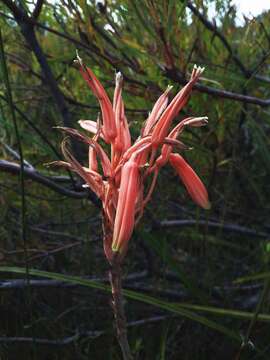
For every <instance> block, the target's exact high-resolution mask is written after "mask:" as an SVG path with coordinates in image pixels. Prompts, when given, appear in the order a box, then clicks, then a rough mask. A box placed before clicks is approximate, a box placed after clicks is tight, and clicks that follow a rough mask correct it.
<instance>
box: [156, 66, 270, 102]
mask: <svg viewBox="0 0 270 360" xmlns="http://www.w3.org/2000/svg"><path fill="white" fill-rule="evenodd" d="M162 70H163V71H164V74H165V76H167V77H168V78H169V79H171V80H173V81H175V82H178V83H180V84H184V85H185V84H186V83H187V81H186V78H185V76H184V75H183V74H182V73H180V72H179V71H178V70H177V69H168V68H165V67H162ZM193 89H195V90H198V91H200V92H202V93H206V94H209V95H213V96H217V97H220V98H225V99H230V100H235V101H240V102H245V103H249V104H255V105H259V106H262V107H267V106H270V99H265V100H264V99H260V98H257V97H255V96H248V95H243V94H238V93H234V92H231V91H227V90H220V89H216V88H213V87H210V86H206V85H202V84H198V83H197V84H195V85H194V86H193Z"/></svg>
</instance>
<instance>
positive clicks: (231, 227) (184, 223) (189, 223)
mask: <svg viewBox="0 0 270 360" xmlns="http://www.w3.org/2000/svg"><path fill="white" fill-rule="evenodd" d="M194 225H198V226H207V227H208V228H214V229H222V230H224V231H228V232H236V233H239V234H244V235H247V236H256V237H262V238H265V237H268V236H269V234H268V233H265V232H261V231H256V230H253V229H249V228H247V227H245V226H240V225H235V224H222V223H218V222H215V221H206V220H163V221H161V222H160V224H159V225H157V226H160V227H163V228H166V227H193V226H194Z"/></svg>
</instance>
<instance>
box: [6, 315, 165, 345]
mask: <svg viewBox="0 0 270 360" xmlns="http://www.w3.org/2000/svg"><path fill="white" fill-rule="evenodd" d="M171 317H172V316H166V315H159V316H152V317H150V318H145V319H141V320H136V321H131V322H129V323H127V327H133V326H140V325H147V324H152V323H156V322H159V321H163V320H167V319H168V318H171ZM107 332H108V330H88V331H82V332H76V333H75V334H74V335H71V336H68V337H65V338H62V339H56V340H54V339H44V338H36V337H35V338H33V337H20V336H16V337H8V336H2V337H0V343H6V344H7V343H25V344H29V343H33V344H37V345H51V346H65V345H68V344H71V343H73V342H75V341H77V340H79V339H80V338H82V337H92V338H95V337H98V336H101V335H103V334H105V333H107Z"/></svg>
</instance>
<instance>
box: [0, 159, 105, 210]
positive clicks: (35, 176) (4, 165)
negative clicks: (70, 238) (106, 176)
mask: <svg viewBox="0 0 270 360" xmlns="http://www.w3.org/2000/svg"><path fill="white" fill-rule="evenodd" d="M0 169H1V170H2V171H5V172H9V173H11V174H19V173H20V165H18V164H15V163H13V162H10V161H6V160H0ZM24 174H25V177H26V178H28V179H31V180H34V181H36V182H37V183H39V184H42V185H45V186H47V187H48V188H50V189H52V190H53V191H56V192H58V193H59V194H62V195H65V196H68V197H71V198H74V199H85V198H88V197H89V198H90V199H91V201H92V202H93V203H94V204H95V205H96V206H99V205H98V204H99V202H98V200H97V198H96V197H94V195H93V194H92V193H90V192H88V191H85V190H81V191H73V190H69V189H67V188H64V187H62V186H60V185H58V184H56V183H55V182H54V181H53V180H51V179H50V178H49V177H47V176H44V175H42V174H40V173H39V172H38V171H36V170H33V169H29V168H24Z"/></svg>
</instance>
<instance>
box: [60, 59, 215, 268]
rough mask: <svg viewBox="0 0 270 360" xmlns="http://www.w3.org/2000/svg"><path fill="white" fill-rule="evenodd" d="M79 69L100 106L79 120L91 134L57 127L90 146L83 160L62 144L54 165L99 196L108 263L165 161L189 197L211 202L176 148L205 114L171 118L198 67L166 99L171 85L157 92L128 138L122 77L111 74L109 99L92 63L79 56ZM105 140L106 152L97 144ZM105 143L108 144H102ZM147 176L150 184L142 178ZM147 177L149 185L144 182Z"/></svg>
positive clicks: (119, 253)
mask: <svg viewBox="0 0 270 360" xmlns="http://www.w3.org/2000/svg"><path fill="white" fill-rule="evenodd" d="M78 63H79V65H80V71H81V74H82V76H83V78H84V79H85V81H86V82H87V84H88V85H89V87H90V89H91V90H92V92H93V94H94V95H95V96H96V98H97V99H98V101H99V103H100V107H101V118H98V120H97V121H96V122H95V121H92V120H80V121H79V124H80V126H81V127H82V128H83V129H84V130H86V131H87V132H88V133H90V134H92V136H91V137H89V136H87V135H85V134H83V133H81V132H79V131H78V130H75V129H70V128H61V129H62V130H63V131H65V132H66V133H68V134H69V135H70V136H73V137H76V138H77V139H78V140H80V141H82V142H84V143H85V144H86V145H87V146H88V147H89V154H88V155H89V158H88V166H87V167H85V166H83V165H81V164H80V162H79V161H78V160H76V159H75V158H74V157H73V155H72V154H71V153H70V151H69V150H68V147H67V141H66V140H64V142H63V145H62V150H63V154H64V156H65V158H66V162H63V161H61V162H58V163H59V165H62V166H65V167H68V168H69V169H70V170H73V171H75V172H76V173H77V174H78V175H79V176H80V177H82V178H83V180H84V181H85V186H87V187H89V188H90V189H91V190H92V191H93V192H95V193H96V195H97V196H98V197H99V198H100V200H101V202H102V213H103V232H104V238H103V243H104V251H105V255H106V257H107V259H108V261H109V262H110V263H111V264H112V263H114V262H115V261H116V259H117V261H119V263H120V262H121V261H122V260H123V258H124V256H125V254H126V252H127V249H128V243H129V239H130V238H131V235H132V232H133V230H134V227H135V225H136V224H137V222H138V221H139V219H140V218H141V216H142V214H143V210H144V207H145V206H146V204H147V203H148V201H149V200H150V199H151V195H152V193H153V191H154V188H155V184H156V181H157V177H158V174H159V171H160V170H161V168H162V167H163V166H165V165H166V164H167V163H170V164H171V165H172V167H173V168H174V169H175V170H176V171H177V173H178V175H179V176H180V178H181V179H182V181H183V183H184V185H185V187H186V189H187V191H188V193H189V194H190V196H191V198H192V199H193V201H194V202H195V203H196V204H198V205H199V206H201V207H203V208H205V209H209V207H210V203H209V200H208V195H207V191H206V188H205V186H204V185H203V183H202V181H201V180H200V179H199V177H198V176H197V175H196V173H195V172H194V170H193V169H192V168H191V167H190V166H189V165H188V164H187V163H186V161H185V160H184V159H183V157H182V156H181V155H179V154H177V153H175V151H176V150H178V151H183V150H186V149H188V147H187V146H186V145H185V144H183V143H182V142H181V141H180V140H179V139H178V138H179V136H180V135H181V134H182V132H183V131H184V129H185V127H186V126H192V127H199V126H203V125H205V124H206V123H207V118H206V117H197V118H196V117H188V118H185V119H184V120H182V121H181V122H179V123H178V124H176V125H175V126H174V127H172V122H173V120H174V118H175V117H176V116H177V115H178V113H179V111H180V110H181V109H182V108H183V107H184V105H185V104H186V102H187V100H188V98H189V96H190V94H191V91H192V87H193V85H194V84H195V82H196V81H197V80H198V79H199V76H200V74H201V73H202V71H203V69H202V68H200V67H199V68H197V67H196V66H195V67H194V69H193V71H192V74H191V78H190V81H189V82H188V83H187V84H186V86H184V87H183V89H182V90H180V91H179V92H178V94H177V95H176V96H175V97H174V99H173V100H172V101H171V102H170V103H169V104H168V95H169V92H170V90H171V87H168V88H167V90H166V91H165V92H164V93H163V94H162V95H161V96H160V97H159V99H158V100H157V102H156V104H155V105H154V107H153V109H152V112H151V113H150V115H149V117H148V119H147V120H146V122H145V124H144V127H143V129H142V131H141V136H140V137H139V138H138V139H137V140H135V142H134V143H133V144H132V142H131V136H130V131H129V125H128V121H127V119H126V116H125V109H124V102H123V99H122V84H123V78H122V75H121V74H120V73H117V74H116V79H115V82H116V86H115V91H114V96H113V102H112V103H111V100H110V98H109V96H108V95H107V93H106V91H105V90H104V88H103V86H102V85H101V83H100V82H99V80H98V79H97V78H96V76H95V75H94V73H93V72H92V70H91V69H89V68H87V67H86V66H85V65H84V64H83V62H82V60H81V59H80V58H78ZM100 139H101V140H102V142H104V141H105V143H107V144H108V145H110V152H109V153H108V152H107V150H105V149H104V148H103V147H102V146H101V144H100ZM106 149H107V147H106ZM148 178H150V184H149V183H148V182H146V179H148ZM146 183H147V184H148V185H146Z"/></svg>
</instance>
